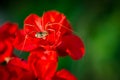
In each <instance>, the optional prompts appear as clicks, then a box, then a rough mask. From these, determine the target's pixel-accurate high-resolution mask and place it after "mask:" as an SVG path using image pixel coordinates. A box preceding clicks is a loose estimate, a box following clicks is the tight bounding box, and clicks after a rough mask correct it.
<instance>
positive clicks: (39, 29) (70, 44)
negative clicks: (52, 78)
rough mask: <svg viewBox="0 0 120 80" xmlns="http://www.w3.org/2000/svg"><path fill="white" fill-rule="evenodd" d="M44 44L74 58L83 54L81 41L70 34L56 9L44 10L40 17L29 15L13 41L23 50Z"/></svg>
mask: <svg viewBox="0 0 120 80" xmlns="http://www.w3.org/2000/svg"><path fill="white" fill-rule="evenodd" d="M46 46H49V47H50V48H51V49H56V51H58V54H59V55H60V56H63V55H70V56H71V57H72V58H73V59H75V60H77V59H80V58H81V57H82V56H83V55H84V45H83V42H82V41H81V39H80V38H79V37H77V36H76V35H74V34H72V29H71V25H70V24H69V22H68V21H67V19H66V17H65V16H64V15H63V14H61V13H59V12H57V11H48V12H45V13H44V14H43V16H42V17H39V16H37V15H36V14H31V15H29V16H28V17H27V18H26V19H25V21H24V30H23V31H22V33H21V32H20V33H18V35H17V38H16V41H15V47H16V48H17V49H19V50H23V51H31V50H33V49H36V48H38V47H44V48H45V49H46ZM56 47H57V48H56Z"/></svg>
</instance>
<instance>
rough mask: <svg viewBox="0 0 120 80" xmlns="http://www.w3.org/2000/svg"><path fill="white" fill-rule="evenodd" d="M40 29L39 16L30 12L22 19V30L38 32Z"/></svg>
mask: <svg viewBox="0 0 120 80" xmlns="http://www.w3.org/2000/svg"><path fill="white" fill-rule="evenodd" d="M41 29H43V28H42V26H41V18H40V17H39V16H37V15H36V14H30V15H29V16H28V17H27V18H26V19H25V20H24V30H25V32H26V34H30V33H32V32H38V31H40V30H41Z"/></svg>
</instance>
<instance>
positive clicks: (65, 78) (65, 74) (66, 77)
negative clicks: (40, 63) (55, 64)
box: [52, 69, 77, 80]
mask: <svg viewBox="0 0 120 80" xmlns="http://www.w3.org/2000/svg"><path fill="white" fill-rule="evenodd" d="M52 80H77V78H76V77H75V76H74V75H73V74H71V73H70V72H69V71H67V70H65V69H62V70H60V71H58V72H57V73H56V75H55V76H54V77H53V79H52Z"/></svg>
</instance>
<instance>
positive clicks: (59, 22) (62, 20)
mask: <svg viewBox="0 0 120 80" xmlns="http://www.w3.org/2000/svg"><path fill="white" fill-rule="evenodd" d="M42 26H44V27H45V29H53V30H55V32H58V31H59V30H60V31H61V32H62V34H65V33H68V32H69V33H71V25H70V24H69V22H68V21H67V19H66V17H65V16H64V14H62V13H59V12H57V11H48V12H45V13H44V14H43V17H42Z"/></svg>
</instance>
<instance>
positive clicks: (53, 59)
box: [28, 49, 58, 80]
mask: <svg viewBox="0 0 120 80" xmlns="http://www.w3.org/2000/svg"><path fill="white" fill-rule="evenodd" d="M57 62H58V60H57V54H56V52H55V51H52V50H51V51H47V50H46V51H44V50H41V49H38V50H35V51H32V52H31V54H30V56H29V57H28V63H29V66H30V68H31V70H32V71H33V72H34V74H35V75H36V77H38V78H39V79H40V80H51V78H52V77H53V76H54V73H55V72H56V68H57Z"/></svg>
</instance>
